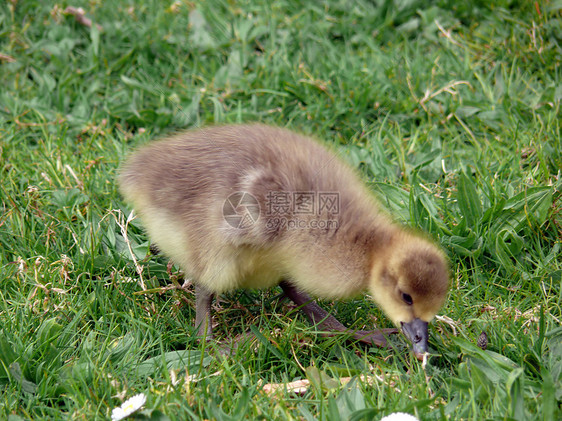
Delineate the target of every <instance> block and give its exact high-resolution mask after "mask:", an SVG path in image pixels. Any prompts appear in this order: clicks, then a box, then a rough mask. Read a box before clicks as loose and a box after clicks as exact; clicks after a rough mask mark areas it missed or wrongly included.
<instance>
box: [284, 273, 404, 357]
mask: <svg viewBox="0 0 562 421" xmlns="http://www.w3.org/2000/svg"><path fill="white" fill-rule="evenodd" d="M279 286H280V287H281V288H282V289H283V292H284V293H285V295H286V296H287V297H289V298H290V299H291V300H292V301H293V302H294V303H295V304H297V305H298V306H299V307H300V308H301V310H302V311H303V312H304V314H306V316H307V317H308V319H309V320H310V322H311V323H312V324H313V325H316V326H318V328H320V329H323V330H326V331H336V332H349V329H348V328H346V327H345V326H344V325H342V324H341V323H340V322H339V321H338V320H337V319H336V318H335V317H334V316H331V315H330V314H328V312H326V311H325V310H324V309H322V308H321V307H320V306H319V305H318V304H316V302H315V301H314V300H313V299H312V298H310V296H309V295H308V294H306V293H304V292H301V291H299V290H297V288H296V287H294V286H293V285H291V284H290V283H288V282H286V281H283V282H281V284H279ZM350 333H352V335H353V338H355V339H357V340H358V341H361V342H364V343H366V344H369V345H373V344H374V345H377V346H380V347H386V346H387V345H386V337H385V335H389V334H392V333H398V329H381V330H374V331H365V330H358V331H355V332H350Z"/></svg>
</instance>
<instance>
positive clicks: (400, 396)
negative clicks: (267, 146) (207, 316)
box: [0, 0, 562, 421]
mask: <svg viewBox="0 0 562 421" xmlns="http://www.w3.org/2000/svg"><path fill="white" fill-rule="evenodd" d="M67 6H75V7H83V8H84V11H85V12H86V16H87V17H88V18H90V19H92V20H93V22H94V25H93V26H92V27H91V28H89V27H87V26H85V25H83V24H81V23H80V22H78V21H77V20H76V19H75V18H74V17H73V16H72V15H69V14H66V13H64V10H65V8H66V7H67ZM96 25H99V27H97V26H96ZM0 54H1V55H0V419H6V418H8V417H10V418H9V419H10V420H12V421H15V420H20V419H27V418H32V419H46V418H52V419H57V418H70V419H84V420H90V419H96V418H97V419H105V418H107V417H109V416H110V414H111V409H112V408H114V407H116V406H118V405H120V404H121V402H122V401H123V400H124V399H126V398H128V397H130V396H132V395H134V394H136V393H141V392H142V393H144V394H146V396H147V403H146V405H145V408H146V409H145V412H144V413H143V416H144V417H145V419H146V418H152V419H159V420H166V419H171V420H182V419H200V418H201V419H217V420H239V419H275V420H277V419H279V420H283V419H289V420H292V419H303V420H313V419H319V420H335V419H352V420H362V419H365V420H370V419H379V418H380V417H382V416H383V415H385V414H388V413H390V412H393V411H405V412H410V413H412V414H416V415H417V416H418V417H419V418H420V419H421V420H436V419H468V420H481V419H487V418H488V419H516V420H525V419H544V420H554V419H559V418H560V417H561V403H562V384H561V371H562V328H561V319H562V315H561V298H560V289H561V284H562V259H561V258H560V254H561V253H560V246H561V237H562V235H561V234H562V216H561V199H560V197H561V194H560V191H561V188H562V180H561V172H560V171H561V168H562V141H561V132H560V123H561V117H560V105H561V99H562V68H561V67H560V62H561V58H562V3H561V2H560V1H556V0H551V1H548V0H547V1H541V2H531V1H522V2H517V1H509V0H503V1H495V2H488V1H476V2H458V1H445V0H442V1H398V0H396V1H389V0H386V1H385V0H373V1H366V0H357V1H353V2H351V1H343V0H342V1H336V0H334V1H290V0H280V1H275V2H271V1H265V0H253V1H241V2H234V1H215V0H210V1H205V2H203V1H201V2H198V1H177V2H171V1H156V0H142V1H141V0H139V1H122V0H118V1H112V2H103V1H100V0H92V1H89V2H86V1H76V2H74V3H69V2H58V3H57V2H55V1H50V0H48V1H47V0H46V1H33V0H29V1H23V0H9V1H4V2H2V3H0ZM248 121H261V122H266V123H270V124H276V125H281V126H287V127H290V128H292V129H294V130H298V131H300V132H303V133H306V134H310V135H313V136H315V137H318V138H322V139H325V140H326V141H328V142H331V143H334V144H336V145H337V147H338V148H339V149H340V150H341V153H342V155H343V156H344V158H345V159H347V160H348V161H349V162H350V163H351V164H352V165H353V166H355V167H357V168H359V169H360V170H361V171H362V173H363V174H364V176H365V180H366V181H367V182H368V183H369V185H370V186H371V188H372V190H373V192H374V194H376V195H378V196H379V198H380V199H381V201H382V202H383V203H385V204H386V205H387V207H388V208H389V209H390V210H391V211H392V213H393V215H395V217H396V219H397V220H399V221H401V222H403V223H404V224H407V225H410V226H416V227H420V228H422V229H424V230H426V231H428V232H429V233H431V235H432V236H434V237H435V238H436V239H438V241H439V242H440V243H441V244H442V245H443V247H444V249H445V250H446V251H447V253H448V255H449V258H450V261H451V268H452V287H451V291H450V294H449V298H448V300H447V303H446V305H445V306H444V308H443V309H442V311H441V312H440V314H441V315H442V316H446V317H448V318H450V319H451V321H450V323H447V322H446V320H444V319H441V320H436V321H434V322H433V323H432V324H431V325H430V330H431V338H430V346H431V348H432V349H433V351H434V354H435V355H434V356H433V357H431V359H430V361H429V364H428V365H427V366H426V367H425V369H424V368H423V367H422V365H421V364H420V363H419V362H417V361H416V360H415V359H413V358H412V356H411V355H410V354H409V353H408V352H407V349H408V345H407V344H406V343H405V340H404V339H403V338H401V337H397V338H394V339H393V344H394V347H395V349H393V350H382V349H376V348H363V347H360V346H357V345H354V344H350V343H346V342H345V340H344V338H343V337H333V338H325V337H322V336H319V335H317V333H316V332H315V331H314V330H313V329H312V328H310V327H309V326H308V324H307V323H306V321H305V320H304V318H302V317H301V316H300V315H299V314H298V313H296V312H292V311H291V309H292V307H291V306H289V304H288V303H287V302H286V301H283V300H280V299H279V298H280V297H279V296H280V290H278V289H274V290H271V291H264V292H255V291H249V292H248V291H246V292H244V291H237V292H234V293H231V294H228V295H227V296H223V297H221V298H220V299H219V300H218V301H217V302H216V303H215V305H214V307H215V308H214V316H215V321H216V323H217V328H216V331H217V333H218V335H219V337H220V338H222V339H225V338H230V337H235V336H236V335H239V334H241V333H243V332H246V331H249V330H252V331H253V332H254V333H255V334H256V338H255V339H254V340H253V341H250V342H243V343H242V344H241V345H240V347H239V348H238V350H237V351H236V354H235V355H234V356H233V357H228V358H223V357H217V356H216V355H215V354H216V353H215V352H214V348H215V346H214V345H213V344H211V345H208V348H207V349H208V352H206V351H205V348H204V346H203V345H202V344H198V343H197V342H196V341H195V339H194V330H193V328H192V324H193V320H194V310H193V308H194V307H193V305H194V297H193V294H192V293H191V292H189V291H187V292H186V291H183V290H181V289H180V288H174V285H176V286H177V285H179V284H178V282H181V280H178V276H179V273H178V272H177V269H176V268H175V267H167V263H168V262H167V261H166V260H165V259H164V258H162V257H158V258H155V257H147V253H148V246H149V243H148V241H147V238H146V236H145V235H144V233H143V231H142V227H141V226H140V223H139V222H138V220H133V221H131V222H130V223H128V224H127V217H128V215H129V212H130V211H129V209H128V208H127V207H126V206H125V205H124V204H123V202H122V200H121V199H120V197H119V195H118V192H117V189H116V185H115V176H116V172H117V169H118V167H119V164H120V162H121V161H122V160H123V159H124V157H125V156H126V155H127V154H128V153H129V152H130V151H131V150H132V149H133V148H134V147H135V146H137V145H140V144H142V143H145V142H147V141H149V140H150V139H152V138H154V137H158V136H162V135H164V134H166V133H169V132H172V131H175V130H179V129H183V128H192V127H197V126H202V125H208V124H214V123H227V122H228V123H235V122H248ZM131 251H132V252H133V254H134V256H135V258H134V259H133V258H132V255H131ZM135 264H136V265H138V266H139V267H142V278H143V281H144V283H145V287H146V290H145V291H143V289H142V287H141V284H140V282H139V278H140V277H139V275H138V273H137V269H136V266H135ZM169 279H171V281H172V283H171V284H170V285H172V287H166V286H165V285H166V284H165V283H164V282H162V280H169ZM323 305H325V306H326V307H327V308H329V309H331V311H332V312H333V313H334V314H336V315H337V316H338V317H339V318H341V319H342V321H344V322H345V323H346V324H347V325H349V326H352V327H354V328H371V327H372V326H373V325H374V324H377V325H378V326H380V327H390V322H389V321H388V320H387V319H386V318H385V317H384V315H383V314H382V313H381V312H380V311H379V310H378V309H377V308H376V307H375V306H374V305H372V304H371V303H370V302H369V301H368V300H367V299H365V297H358V298H357V299H356V300H354V301H351V302H340V303H323ZM482 331H485V332H487V334H488V338H489V345H488V349H487V350H485V351H483V350H480V349H479V348H477V347H476V345H475V344H476V340H477V338H478V337H479V335H480V333H481V332H482ZM361 375H363V377H361ZM365 376H370V380H369V379H367V378H366V377H365ZM346 377H352V379H351V381H350V382H349V383H346V384H345V385H344V384H342V379H343V378H346ZM300 379H307V380H310V381H311V386H310V387H309V388H308V390H307V391H306V392H304V393H303V394H295V393H292V392H289V391H285V390H281V391H279V392H277V393H276V394H274V395H268V394H267V393H264V392H263V390H262V388H263V385H264V384H267V383H286V382H292V381H296V380H300Z"/></svg>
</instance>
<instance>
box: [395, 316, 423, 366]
mask: <svg viewBox="0 0 562 421" xmlns="http://www.w3.org/2000/svg"><path fill="white" fill-rule="evenodd" d="M400 325H401V326H402V332H404V335H406V337H407V338H408V340H409V341H410V342H412V350H413V351H414V354H415V355H416V358H417V359H418V360H419V359H421V358H423V354H424V353H426V352H427V350H428V345H427V339H428V332H427V322H424V321H423V320H420V319H414V320H412V321H411V322H410V323H404V322H400Z"/></svg>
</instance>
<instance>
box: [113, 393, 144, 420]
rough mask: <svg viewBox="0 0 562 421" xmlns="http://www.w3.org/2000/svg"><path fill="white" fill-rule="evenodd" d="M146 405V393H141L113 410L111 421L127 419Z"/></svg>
mask: <svg viewBox="0 0 562 421" xmlns="http://www.w3.org/2000/svg"><path fill="white" fill-rule="evenodd" d="M145 403H146V396H145V394H144V393H139V394H138V395H135V396H133V397H132V398H130V399H127V400H126V401H125V402H123V403H122V404H121V406H118V407H117V408H113V411H111V421H119V420H122V419H124V418H127V417H128V416H129V415H131V414H132V413H134V412H136V411H138V410H139V409H141V408H142V407H143V405H144V404H145Z"/></svg>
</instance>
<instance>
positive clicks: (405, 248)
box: [370, 233, 449, 357]
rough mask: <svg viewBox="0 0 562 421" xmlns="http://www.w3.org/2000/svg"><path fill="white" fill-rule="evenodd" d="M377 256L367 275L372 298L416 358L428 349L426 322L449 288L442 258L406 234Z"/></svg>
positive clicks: (446, 267) (438, 307)
mask: <svg viewBox="0 0 562 421" xmlns="http://www.w3.org/2000/svg"><path fill="white" fill-rule="evenodd" d="M377 254H378V256H377V258H376V259H374V264H373V269H372V272H371V285H370V287H371V293H372V294H373V298H374V300H375V301H376V302H377V303H378V305H379V306H380V307H381V308H382V310H383V311H384V312H385V313H386V315H387V316H388V317H389V318H390V319H391V320H392V321H393V322H394V323H395V324H396V325H397V326H399V327H401V328H402V331H403V332H404V334H405V335H406V337H407V338H408V339H409V340H410V341H411V342H412V345H413V351H414V353H415V354H416V356H417V357H420V356H421V355H423V353H425V352H427V350H428V344H427V340H428V331H427V325H428V322H429V321H431V319H433V317H434V316H435V315H436V314H437V312H438V311H439V309H440V308H441V306H442V305H443V302H444V301H445V296H446V294H447V289H448V287H449V271H448V266H447V261H446V259H445V256H444V255H443V253H442V252H441V250H439V248H437V247H436V246H435V245H434V244H432V243H431V242H429V241H427V240H425V239H423V238H419V237H416V236H413V235H410V234H406V233H404V234H402V235H400V236H399V237H398V238H396V239H395V240H394V241H393V242H392V243H391V245H390V246H389V247H388V248H387V249H386V250H385V252H384V253H381V254H379V253H377Z"/></svg>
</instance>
